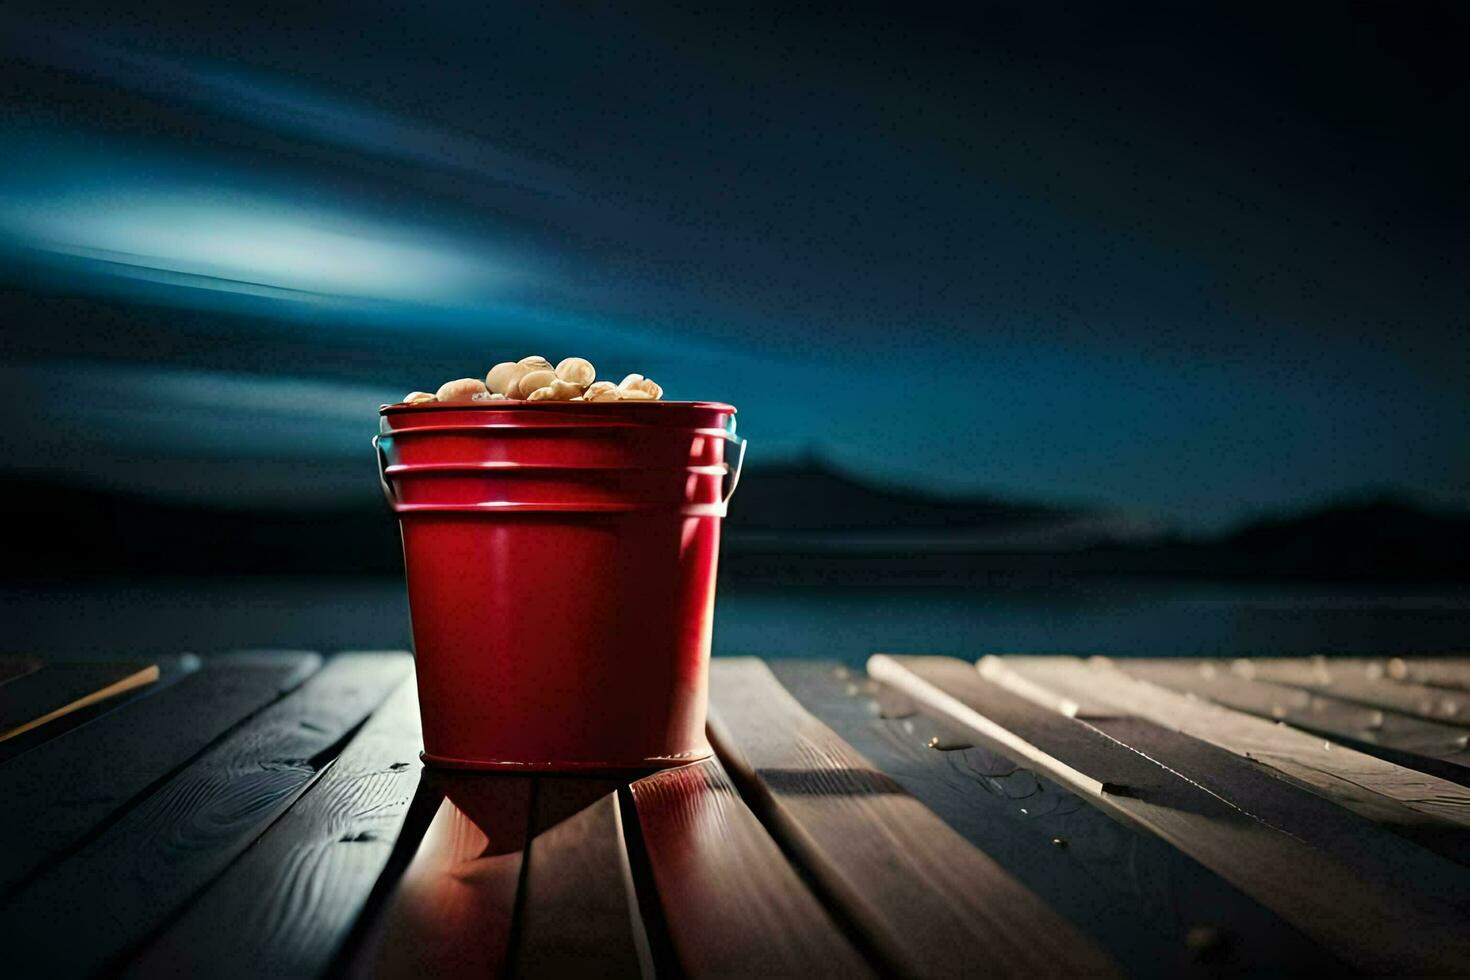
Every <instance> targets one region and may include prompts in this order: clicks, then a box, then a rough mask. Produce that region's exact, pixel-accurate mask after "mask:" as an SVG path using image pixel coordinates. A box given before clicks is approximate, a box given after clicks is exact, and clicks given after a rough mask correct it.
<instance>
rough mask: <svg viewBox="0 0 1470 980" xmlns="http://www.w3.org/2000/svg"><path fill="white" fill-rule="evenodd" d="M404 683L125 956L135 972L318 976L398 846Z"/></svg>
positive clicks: (406, 787) (407, 686)
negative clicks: (232, 858)
mask: <svg viewBox="0 0 1470 980" xmlns="http://www.w3.org/2000/svg"><path fill="white" fill-rule="evenodd" d="M417 699H418V692H417V690H416V688H415V686H414V682H413V678H411V677H410V678H409V679H407V680H405V681H404V682H403V683H402V684H400V685H399V687H398V689H397V690H396V691H395V692H394V693H393V694H392V695H391V696H390V697H389V698H388V700H387V701H386V702H384V704H383V706H382V707H381V708H379V709H378V710H377V711H376V712H375V713H374V714H373V716H372V717H371V718H370V719H369V720H368V721H367V723H366V724H365V725H364V726H363V727H362V729H361V730H360V731H359V732H358V733H357V734H356V735H355V736H354V737H353V739H352V741H351V742H350V743H349V744H348V745H347V747H346V748H345V749H343V751H342V754H341V756H340V757H339V758H338V759H337V760H336V761H335V762H333V763H332V765H331V766H330V767H329V768H328V769H327V770H326V772H325V773H324V774H323V775H322V777H321V778H320V779H318V780H317V782H316V783H315V784H314V785H313V786H312V787H311V789H310V790H309V791H308V792H307V793H306V795H305V796H303V797H302V798H301V799H300V800H299V801H298V802H297V803H296V805H295V806H293V807H291V809H289V810H287V811H286V813H285V814H284V815H283V816H282V817H281V818H280V819H279V820H277V821H276V822H275V823H274V824H272V825H271V827H270V829H269V830H268V831H266V833H265V834H264V835H263V836H262V837H261V838H260V840H258V841H256V842H255V844H254V845H253V846H251V848H250V849H249V850H248V851H246V852H245V853H244V854H243V855H241V857H240V859H239V860H238V861H236V862H235V863H234V864H232V865H231V866H230V867H229V868H228V869H227V870H226V872H225V873H224V874H223V875H221V876H220V878H219V880H218V881H216V882H215V883H214V884H212V885H211V886H210V887H209V889H208V890H207V891H205V893H204V894H203V895H202V896H201V897H200V898H199V899H197V900H196V901H194V902H193V903H191V904H190V905H189V907H188V908H187V910H186V911H185V912H184V913H183V915H181V916H180V917H179V918H178V919H177V920H175V921H174V922H172V923H171V924H170V925H169V926H168V928H167V929H166V930H165V931H164V932H163V933H162V934H161V935H160V936H158V937H157V938H156V939H154V941H152V942H151V943H150V944H149V945H148V947H147V948H146V949H145V950H144V951H143V952H142V953H141V954H140V955H139V956H138V957H136V958H135V959H134V961H133V962H132V963H131V964H130V966H129V968H128V972H129V973H130V974H132V975H134V976H143V977H151V976H210V977H213V978H228V977H242V978H245V977H262V976H318V975H320V974H322V973H323V972H325V970H326V969H327V966H328V965H329V964H330V963H331V962H332V960H333V958H334V957H335V956H336V954H337V953H338V951H339V949H340V947H341V945H342V942H343V940H344V939H345V937H346V936H347V934H348V932H349V931H350V930H351V929H352V927H353V924H354V923H355V922H356V919H357V916H358V914H359V913H360V912H361V911H362V909H363V906H364V904H365V903H366V901H367V898H368V896H369V894H370V893H371V891H372V889H373V887H374V885H375V883H376V882H377V880H378V876H379V875H380V874H381V873H382V872H383V868H384V866H385V865H386V864H387V862H388V858H389V856H390V854H391V852H392V850H393V847H394V844H395V842H396V841H397V839H398V835H399V832H400V830H401V829H402V827H403V823H404V818H405V817H406V815H407V813H408V808H409V804H410V802H411V801H412V799H413V795H414V791H415V790H416V789H417V787H418V782H419V771H420V764H419V761H418V751H419V747H420V746H421V745H422V736H421V734H420V731H419V715H418V700H417Z"/></svg>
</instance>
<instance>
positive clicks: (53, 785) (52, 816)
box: [0, 653, 321, 894]
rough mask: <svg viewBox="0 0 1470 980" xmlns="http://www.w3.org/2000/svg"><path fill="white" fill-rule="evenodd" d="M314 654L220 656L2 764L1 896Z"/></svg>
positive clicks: (256, 705) (285, 687)
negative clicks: (5, 789) (7, 790)
mask: <svg viewBox="0 0 1470 980" xmlns="http://www.w3.org/2000/svg"><path fill="white" fill-rule="evenodd" d="M320 665H321V658H320V657H317V656H316V655H315V654H309V655H308V654H295V653H293V654H281V655H280V656H273V657H259V656H254V657H249V658H235V657H230V656H219V657H213V658H211V659H210V661H209V662H208V663H206V664H204V665H203V666H202V668H200V669H198V670H196V671H194V672H193V673H190V674H187V675H185V676H183V677H182V678H180V679H178V680H177V681H176V682H175V683H173V684H170V685H168V686H166V687H164V688H163V689H161V690H159V691H157V692H156V693H154V694H153V695H152V696H150V697H148V698H145V699H141V700H135V701H130V702H128V703H127V704H124V705H121V706H119V707H118V708H117V709H116V710H114V711H111V712H108V713H107V714H105V715H103V716H102V717H100V718H98V719H96V720H95V721H94V722H93V723H92V724H89V725H85V726H83V727H81V728H77V729H73V730H72V731H69V732H67V733H65V734H64V735H61V736H59V737H58V738H54V739H52V740H50V741H48V742H46V743H44V744H42V745H40V746H37V747H35V748H33V749H32V750H31V751H29V752H27V753H26V754H25V755H22V756H20V757H18V758H15V759H11V760H9V761H7V762H6V763H5V764H4V765H0V780H4V782H5V784H6V785H8V786H10V787H13V789H14V792H13V793H12V794H11V795H10V797H9V799H8V800H7V803H6V805H5V806H4V807H0V839H4V840H11V841H21V840H23V841H25V842H26V846H25V847H7V848H0V894H3V893H5V892H8V891H10V890H11V889H12V888H14V887H15V886H16V885H17V884H19V883H20V882H21V881H22V880H24V879H25V878H26V877H27V876H29V875H31V874H34V873H35V872H36V871H37V870H38V869H39V868H42V867H44V866H45V865H47V864H49V863H51V862H54V861H56V860H58V859H60V858H61V857H64V856H65V855H66V854H69V853H70V852H71V851H72V850H73V849H75V848H76V846H77V845H78V844H79V843H80V842H81V841H82V840H83V839H84V838H85V837H86V835H87V834H89V833H91V832H93V831H94V830H96V829H98V828H100V827H101V826H102V825H103V824H104V823H105V822H106V821H107V820H109V819H111V818H113V817H114V816H115V815H117V814H118V813H119V812H121V811H122V810H123V809H125V808H126V807H127V806H128V805H130V804H131V803H133V802H135V799H136V798H137V797H138V796H139V794H142V793H145V792H147V790H148V788H149V787H150V786H152V785H154V784H155V783H157V782H158V781H159V780H161V779H164V778H165V777H167V776H168V775H169V774H170V773H172V772H173V771H174V770H176V769H177V768H178V767H179V766H182V765H183V764H184V763H186V762H188V760H189V759H191V758H192V757H193V756H195V755H196V754H198V753H199V752H200V751H201V750H203V749H204V748H205V746H207V745H209V744H210V743H211V742H212V741H214V740H215V739H216V738H218V737H219V736H220V735H221V734H223V733H224V732H226V731H228V730H229V729H231V728H233V727H234V726H235V725H236V724H238V723H239V722H240V721H241V720H242V719H244V718H245V717H247V716H248V715H250V714H252V713H253V712H255V711H257V710H259V709H260V708H262V707H264V706H265V705H266V704H268V703H270V702H271V701H273V700H275V699H276V698H277V697H279V696H281V695H282V694H284V693H286V692H287V691H289V690H291V689H293V688H295V687H296V686H298V685H299V684H300V683H301V682H302V681H303V680H305V678H306V676H307V675H308V674H309V673H310V672H312V671H314V670H315V669H317V668H318V667H320Z"/></svg>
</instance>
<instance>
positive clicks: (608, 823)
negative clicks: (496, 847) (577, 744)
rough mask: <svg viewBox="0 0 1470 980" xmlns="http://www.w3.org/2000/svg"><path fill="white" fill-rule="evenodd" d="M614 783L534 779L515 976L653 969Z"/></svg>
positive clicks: (618, 974) (627, 974) (595, 974)
mask: <svg viewBox="0 0 1470 980" xmlns="http://www.w3.org/2000/svg"><path fill="white" fill-rule="evenodd" d="M617 788H618V784H617V783H616V782H610V781H607V780H602V779H579V778H576V777H557V776H540V777H537V779H536V803H535V807H534V808H533V809H534V815H533V818H532V838H531V843H530V847H529V849H528V850H527V852H526V862H527V863H526V871H525V884H524V886H523V894H522V896H521V912H520V922H519V924H518V926H517V933H518V939H517V942H516V950H515V954H514V959H513V964H512V969H511V971H510V972H511V974H512V975H513V976H520V977H566V976H577V977H636V976H651V975H652V964H651V963H650V962H648V960H647V953H646V949H647V939H646V938H645V937H643V936H642V935H641V932H642V928H643V926H642V921H641V919H640V918H639V915H638V908H637V902H636V899H635V898H634V890H633V881H632V872H631V869H630V868H629V866H628V851H627V848H626V847H625V846H624V843H623V824H622V818H621V815H620V814H619V812H618V796H617Z"/></svg>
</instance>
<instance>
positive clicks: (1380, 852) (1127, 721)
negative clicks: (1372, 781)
mask: <svg viewBox="0 0 1470 980" xmlns="http://www.w3.org/2000/svg"><path fill="white" fill-rule="evenodd" d="M1000 659H1001V658H992V660H991V661H988V662H987V663H993V662H995V661H998V660H1000ZM1078 717H1082V715H1081V714H1080V713H1079V715H1078ZM1086 721H1087V723H1088V724H1089V725H1091V726H1092V727H1093V728H1096V729H1097V730H1098V731H1100V732H1102V733H1103V734H1105V735H1107V736H1108V737H1110V738H1112V739H1114V740H1116V741H1117V742H1119V743H1120V744H1122V745H1126V746H1127V747H1128V748H1130V749H1132V750H1134V751H1135V752H1138V753H1140V754H1142V755H1144V756H1146V757H1148V758H1149V759H1151V760H1153V761H1154V762H1157V763H1158V764H1160V765H1162V766H1164V767H1166V768H1168V769H1171V770H1173V771H1174V772H1177V773H1179V774H1180V775H1181V776H1183V777H1185V778H1186V779H1188V780H1190V781H1192V782H1194V783H1195V784H1196V785H1198V786H1200V787H1201V788H1203V789H1205V790H1207V791H1209V792H1211V793H1213V794H1214V795H1216V796H1218V797H1219V798H1220V799H1221V800H1224V801H1225V802H1227V803H1230V804H1231V805H1233V806H1235V807H1236V808H1237V809H1239V810H1241V811H1242V812H1246V813H1249V814H1250V815H1251V816H1253V817H1255V818H1256V819H1257V820H1260V821H1262V822H1263V823H1266V824H1268V825H1269V826H1272V827H1275V828H1277V829H1278V830H1281V831H1282V832H1284V833H1287V834H1290V835H1292V836H1293V837H1297V838H1299V839H1300V840H1303V841H1305V842H1307V843H1309V844H1311V845H1313V846H1315V847H1318V848H1320V849H1322V850H1323V851H1324V852H1326V853H1329V854H1331V855H1332V856H1333V857H1334V858H1335V859H1336V860H1338V861H1340V862H1341V863H1342V864H1344V865H1345V866H1347V867H1349V868H1351V869H1352V871H1353V873H1355V874H1356V875H1358V876H1359V877H1360V878H1361V879H1362V880H1363V882H1364V883H1366V884H1367V885H1368V886H1370V887H1372V888H1374V889H1379V890H1382V891H1385V892H1401V893H1402V897H1401V900H1402V901H1405V902H1408V903H1413V902H1423V903H1424V905H1425V909H1426V911H1427V913H1428V914H1431V915H1440V914H1442V913H1443V912H1444V911H1445V910H1446V909H1447V907H1453V908H1454V909H1455V910H1456V911H1457V913H1458V915H1459V916H1460V917H1462V918H1463V917H1464V916H1465V915H1466V913H1467V912H1470V870H1467V869H1466V868H1464V867H1461V866H1459V865H1457V864H1454V863H1451V862H1449V861H1446V860H1444V859H1442V858H1439V857H1436V856H1434V855H1433V854H1431V853H1429V852H1428V851H1426V850H1424V849H1423V848H1420V847H1417V846H1415V845H1413V844H1410V843H1408V842H1407V841H1405V840H1404V839H1403V838H1401V837H1399V836H1397V835H1394V834H1389V833H1384V832H1382V831H1381V830H1380V829H1379V828H1378V827H1377V826H1375V825H1374V824H1373V823H1372V822H1370V821H1369V820H1365V819H1364V818H1363V817H1361V816H1358V815H1357V814H1355V813H1353V812H1352V811H1351V810H1349V809H1346V808H1343V807H1341V806H1338V805H1336V804H1335V803H1333V802H1331V801H1329V800H1326V799H1324V798H1322V797H1320V796H1317V795H1315V794H1312V793H1310V792H1308V791H1307V790H1306V789H1304V788H1302V787H1300V786H1298V785H1296V784H1294V783H1292V782H1289V781H1287V780H1284V779H1279V778H1277V777H1276V776H1274V775H1273V774H1272V773H1271V770H1269V769H1267V768H1265V767H1263V766H1260V765H1257V764H1256V763H1254V762H1251V761H1249V760H1247V759H1245V758H1244V757H1242V756H1240V755H1236V754H1234V753H1232V752H1229V751H1227V750H1225V749H1221V748H1219V747H1217V746H1214V745H1211V744H1209V743H1208V742H1206V741H1203V740H1200V739H1195V738H1192V737H1190V736H1188V735H1185V734H1183V733H1181V732H1178V731H1176V730H1174V729H1172V728H1170V727H1167V726H1162V725H1156V724H1154V723H1153V722H1150V721H1148V720H1146V719H1140V718H1137V717H1133V716H1131V715H1130V714H1127V713H1119V712H1111V713H1107V714H1091V715H1089V716H1088V717H1087V718H1086ZM1421 896H1423V897H1421ZM1428 896H1433V898H1429V897H1428ZM1459 928H1464V929H1467V930H1470V920H1466V921H1464V922H1462V923H1461V924H1460V925H1459Z"/></svg>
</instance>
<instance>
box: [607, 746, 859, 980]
mask: <svg viewBox="0 0 1470 980" xmlns="http://www.w3.org/2000/svg"><path fill="white" fill-rule="evenodd" d="M630 792H631V795H632V798H633V803H634V806H635V807H636V808H637V811H638V824H639V827H640V829H641V831H642V837H643V843H644V849H645V851H646V853H647V856H648V863H649V866H650V868H651V870H652V873H653V879H654V881H655V883H656V884H657V886H658V897H659V904H660V905H661V906H662V908H663V912H664V918H665V920H666V922H667V926H668V933H669V940H670V942H671V943H672V945H673V946H674V948H675V952H676V953H677V956H678V959H679V964H680V966H681V967H682V968H683V971H684V972H685V973H686V974H687V975H689V976H690V977H694V978H705V977H757V976H770V977H801V976H848V977H866V976H872V975H873V973H872V971H871V970H870V969H869V968H868V966H867V965H866V964H865V963H864V961H863V959H862V957H861V956H860V955H859V954H858V953H857V951H855V950H854V949H853V947H852V944H851V943H850V942H848V940H847V939H846V938H845V937H844V936H843V935H842V933H841V932H840V931H839V930H838V928H837V926H836V925H835V924H834V923H833V921H832V919H831V917H830V916H829V915H828V914H827V912H826V911H825V910H824V909H823V908H822V906H821V903H820V902H818V901H817V899H816V898H815V897H814V896H813V895H812V893H811V892H810V891H809V890H808V888H807V886H806V885H805V884H803V883H802V881H801V879H800V878H799V877H798V875H797V873H796V872H795V870H793V869H792V867H791V866H790V864H788V863H787V861H786V858H785V857H784V856H783V855H782V854H781V850H780V848H779V847H778V846H777V845H776V843H775V841H773V840H771V838H770V836H769V835H768V834H767V833H766V831H765V829H764V828H763V827H761V825H760V822H759V821H758V820H757V819H756V818H755V815H754V814H752V813H751V812H750V810H749V809H748V808H747V807H746V806H745V804H744V803H743V802H741V799H740V796H739V794H737V793H736V792H735V789H734V787H733V786H732V785H731V783H730V780H729V777H728V776H727V775H726V774H725V770H724V768H723V767H722V766H721V765H720V763H719V762H718V760H715V759H709V760H706V761H704V762H700V763H696V764H694V765H691V766H684V767H681V768H678V769H666V770H664V771H663V772H660V773H656V774H655V775H652V776H648V777H646V778H644V779H640V780H638V781H637V782H635V783H634V784H633V785H632V787H631V790H630Z"/></svg>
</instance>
